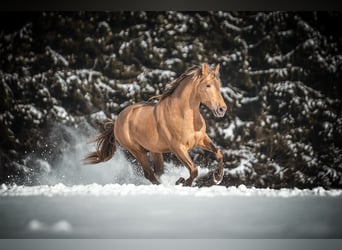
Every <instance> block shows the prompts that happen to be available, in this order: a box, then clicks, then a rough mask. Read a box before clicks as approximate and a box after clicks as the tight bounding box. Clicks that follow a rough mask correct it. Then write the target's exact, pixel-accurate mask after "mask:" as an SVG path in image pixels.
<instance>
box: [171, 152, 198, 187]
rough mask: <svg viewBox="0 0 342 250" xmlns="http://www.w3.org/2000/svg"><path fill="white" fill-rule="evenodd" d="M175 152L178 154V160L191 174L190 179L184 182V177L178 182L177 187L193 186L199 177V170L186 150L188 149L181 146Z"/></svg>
mask: <svg viewBox="0 0 342 250" xmlns="http://www.w3.org/2000/svg"><path fill="white" fill-rule="evenodd" d="M173 152H174V153H175V154H176V156H177V158H178V159H179V160H180V161H181V162H182V163H183V164H184V165H185V166H186V167H187V169H188V170H189V173H190V177H189V178H188V179H186V180H184V178H182V177H181V178H179V180H178V181H177V182H176V185H177V184H181V183H183V185H184V186H191V185H192V182H193V180H194V179H195V178H196V177H197V175H198V170H197V168H196V166H195V164H194V163H193V161H192V160H191V157H190V155H189V153H188V150H187V149H186V147H183V146H180V147H178V148H175V149H174V150H173Z"/></svg>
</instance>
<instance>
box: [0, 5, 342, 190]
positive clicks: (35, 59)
mask: <svg viewBox="0 0 342 250" xmlns="http://www.w3.org/2000/svg"><path fill="white" fill-rule="evenodd" d="M341 23H342V13H341V12H292V11H291V12H141V11H139V12H2V13H1V16H0V27H1V28H0V183H6V184H11V183H12V184H13V183H15V184H25V185H35V184H41V183H42V176H48V175H52V174H53V175H55V176H56V175H58V169H60V168H65V167H66V166H67V168H69V169H72V168H73V167H74V170H73V171H74V173H75V171H76V172H77V171H78V170H80V169H81V163H80V160H81V159H82V157H83V156H84V155H83V153H86V151H85V150H84V147H83V146H80V145H86V141H87V140H88V139H90V138H91V137H93V136H95V135H96V134H97V133H99V132H100V131H101V130H102V121H103V120H104V119H106V118H112V119H115V117H116V116H117V115H118V114H119V112H120V111H121V110H122V109H123V108H125V107H126V106H128V105H130V104H133V103H136V102H140V101H146V100H148V98H150V97H151V96H154V95H157V94H160V93H162V92H163V90H164V89H165V86H166V84H167V83H168V82H169V81H171V80H172V79H174V78H176V77H177V76H179V75H180V74H181V73H182V72H184V71H185V70H186V69H187V68H188V67H191V66H193V65H200V64H202V63H208V64H210V65H212V66H213V65H216V64H220V65H221V68H220V74H221V81H222V94H223V96H224V98H225V101H226V103H227V105H228V112H227V114H226V116H225V117H224V118H215V117H214V116H213V115H212V114H211V112H210V111H209V110H207V109H206V108H205V107H201V112H202V114H203V115H204V116H205V118H206V121H207V129H208V134H209V135H210V137H211V138H212V139H213V141H214V142H215V143H216V144H217V145H219V146H220V147H221V148H222V149H223V152H224V161H225V176H224V180H223V182H222V184H221V185H225V186H231V185H240V184H244V185H246V186H248V187H251V186H253V187H264V188H265V187H270V188H282V187H288V188H294V187H297V188H313V187H318V186H321V187H324V188H327V189H329V188H341V187H342V116H341V112H342V106H341V98H340V95H341V93H342V87H341V83H342V29H340V28H339V25H340V24H341ZM80 143H81V144H80ZM80 147H81V149H80ZM93 148H94V147H90V148H89V149H93ZM80 152H81V153H82V154H81V153H80ZM66 155H68V156H69V157H68V158H67V160H66V159H65V157H66ZM191 156H192V157H193V159H194V161H195V163H196V164H198V165H199V166H202V167H207V168H209V169H211V168H215V167H216V165H217V163H216V161H215V158H214V155H212V154H210V153H204V152H203V151H202V150H200V149H194V150H193V151H191ZM119 157H120V159H121V158H122V157H121V156H120V155H119ZM126 157H128V158H129V159H130V160H131V161H132V159H131V158H130V157H129V156H128V155H126ZM166 161H168V162H169V163H174V164H176V165H177V164H178V165H179V162H178V161H177V159H176V158H175V157H174V156H173V155H172V154H169V155H167V156H166ZM133 163H134V162H133ZM75 166H76V167H75ZM82 171H83V170H82ZM90 171H91V170H90ZM65 175H67V173H66V172H65V171H64V172H63V174H61V177H60V178H57V179H58V180H59V181H60V180H63V178H65V180H67V179H68V178H67V176H65ZM105 175H106V176H110V172H108V173H107V172H106V173H105ZM114 178H115V176H113V179H108V177H107V179H106V180H105V182H115V179H114ZM102 180H103V179H102ZM89 181H90V182H91V181H93V180H91V179H90V180H89ZM66 182H68V181H66ZM69 183H71V182H70V181H69ZM71 184H72V183H71Z"/></svg>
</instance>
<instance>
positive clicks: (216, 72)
mask: <svg viewBox="0 0 342 250" xmlns="http://www.w3.org/2000/svg"><path fill="white" fill-rule="evenodd" d="M219 72H220V64H217V65H216V67H215V68H214V73H215V75H216V76H218V75H219Z"/></svg>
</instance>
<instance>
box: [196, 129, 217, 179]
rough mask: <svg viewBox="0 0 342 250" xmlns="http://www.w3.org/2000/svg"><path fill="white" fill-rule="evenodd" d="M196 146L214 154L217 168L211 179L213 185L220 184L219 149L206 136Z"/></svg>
mask: <svg viewBox="0 0 342 250" xmlns="http://www.w3.org/2000/svg"><path fill="white" fill-rule="evenodd" d="M198 146H199V147H201V148H203V149H205V150H208V151H210V152H213V153H215V156H216V159H217V161H218V168H217V169H216V171H215V173H214V176H213V177H214V178H213V179H214V182H215V184H220V183H221V181H222V179H223V155H222V151H221V149H220V148H219V147H217V146H216V145H215V144H214V143H213V142H212V140H211V139H210V138H209V136H208V135H205V137H204V138H203V140H202V141H200V144H199V145H198Z"/></svg>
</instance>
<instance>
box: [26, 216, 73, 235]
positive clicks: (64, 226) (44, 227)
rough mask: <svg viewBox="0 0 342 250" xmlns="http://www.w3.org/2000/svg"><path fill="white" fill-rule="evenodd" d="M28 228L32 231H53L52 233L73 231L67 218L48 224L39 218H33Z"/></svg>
mask: <svg viewBox="0 0 342 250" xmlns="http://www.w3.org/2000/svg"><path fill="white" fill-rule="evenodd" d="M26 228H27V230H29V231H32V232H43V233H44V232H45V233H46V232H52V233H67V232H71V231H72V226H71V225H70V223H69V222H67V221H65V220H60V221H57V222H55V223H52V224H48V223H45V222H42V221H39V220H37V219H33V220H31V221H30V222H29V223H28V224H27V226H26Z"/></svg>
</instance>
